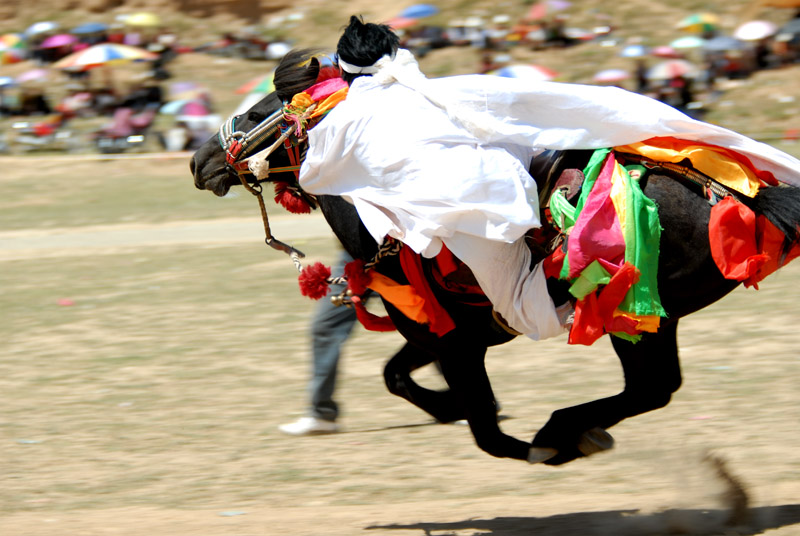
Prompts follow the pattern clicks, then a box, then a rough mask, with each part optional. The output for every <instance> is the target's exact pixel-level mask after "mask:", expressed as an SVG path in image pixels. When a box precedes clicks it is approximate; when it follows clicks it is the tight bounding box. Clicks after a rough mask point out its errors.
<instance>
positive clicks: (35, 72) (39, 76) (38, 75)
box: [15, 68, 50, 84]
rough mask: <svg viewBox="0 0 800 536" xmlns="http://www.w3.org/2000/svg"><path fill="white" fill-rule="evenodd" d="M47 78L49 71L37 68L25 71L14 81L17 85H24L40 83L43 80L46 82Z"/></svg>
mask: <svg viewBox="0 0 800 536" xmlns="http://www.w3.org/2000/svg"><path fill="white" fill-rule="evenodd" d="M48 78H50V71H49V70H47V69H42V68H37V69H31V70H29V71H25V72H24V73H22V74H20V75H19V76H17V78H16V79H15V80H16V82H17V83H18V84H24V83H26V82H41V81H43V80H47V79H48Z"/></svg>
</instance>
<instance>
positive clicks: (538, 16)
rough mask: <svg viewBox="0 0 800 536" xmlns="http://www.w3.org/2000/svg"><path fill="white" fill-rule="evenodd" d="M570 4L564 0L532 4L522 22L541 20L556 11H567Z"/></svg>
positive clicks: (545, 0)
mask: <svg viewBox="0 0 800 536" xmlns="http://www.w3.org/2000/svg"><path fill="white" fill-rule="evenodd" d="M571 5H572V4H571V3H570V2H567V1H566V0H544V1H542V2H538V3H536V4H533V5H532V6H531V8H530V10H528V14H527V15H525V19H524V20H542V19H544V18H545V17H548V16H550V15H552V14H553V13H554V12H556V11H562V10H564V9H567V8H568V7H569V6H571Z"/></svg>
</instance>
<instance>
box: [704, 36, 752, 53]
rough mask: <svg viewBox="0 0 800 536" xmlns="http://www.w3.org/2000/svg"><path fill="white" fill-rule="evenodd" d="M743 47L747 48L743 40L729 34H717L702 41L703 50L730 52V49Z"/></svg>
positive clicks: (741, 48) (742, 48)
mask: <svg viewBox="0 0 800 536" xmlns="http://www.w3.org/2000/svg"><path fill="white" fill-rule="evenodd" d="M745 48H747V44H746V43H745V42H744V41H740V40H739V39H736V38H735V37H731V36H729V35H718V36H716V37H712V38H711V39H709V40H707V41H706V42H705V43H703V51H704V52H730V51H732V50H744V49H745Z"/></svg>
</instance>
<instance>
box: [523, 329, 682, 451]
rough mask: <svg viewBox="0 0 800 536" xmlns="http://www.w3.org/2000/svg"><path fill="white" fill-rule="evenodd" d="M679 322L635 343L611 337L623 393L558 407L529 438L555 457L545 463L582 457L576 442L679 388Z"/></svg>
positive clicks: (653, 406)
mask: <svg viewBox="0 0 800 536" xmlns="http://www.w3.org/2000/svg"><path fill="white" fill-rule="evenodd" d="M677 328H678V322H677V321H674V322H671V323H669V324H666V325H663V326H662V327H661V328H660V329H659V331H658V333H647V334H644V335H643V336H642V339H641V340H640V341H639V342H638V343H635V344H634V343H630V342H628V341H625V340H623V339H619V338H616V337H612V338H611V339H612V344H613V345H614V350H615V351H616V353H617V355H618V356H619V358H620V362H621V363H622V369H623V372H624V375H625V389H624V390H623V391H622V392H621V393H619V394H618V395H615V396H611V397H608V398H602V399H600V400H595V401H593V402H588V403H586V404H580V405H578V406H573V407H569V408H565V409H560V410H557V411H555V412H553V414H552V415H551V416H550V420H549V421H548V422H547V424H546V425H545V426H544V427H543V428H542V429H541V430H539V432H538V433H537V434H536V437H534V439H533V445H534V446H537V447H549V448H554V449H556V450H557V451H558V454H557V455H556V456H554V457H553V458H551V459H549V460H547V461H546V462H545V463H547V464H551V465H559V464H562V463H566V462H569V461H571V460H574V459H575V458H579V457H581V456H586V455H588V454H590V453H591V452H586V448H583V450H582V449H581V446H580V445H581V441H582V440H584V441H585V439H586V438H587V433H588V435H589V436H591V434H592V433H593V432H592V431H595V430H596V429H600V430H606V429H608V428H611V427H612V426H614V425H615V424H617V423H618V422H620V421H622V420H623V419H627V418H628V417H633V416H635V415H640V414H642V413H646V412H648V411H652V410H654V409H658V408H662V407H664V406H666V405H667V404H668V403H669V401H670V399H671V397H672V393H674V392H675V391H677V390H678V388H679V387H680V385H681V371H680V362H679V359H678V340H677Z"/></svg>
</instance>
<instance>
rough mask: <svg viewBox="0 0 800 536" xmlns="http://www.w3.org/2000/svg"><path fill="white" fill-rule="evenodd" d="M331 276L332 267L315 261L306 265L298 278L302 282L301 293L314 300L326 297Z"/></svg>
mask: <svg viewBox="0 0 800 536" xmlns="http://www.w3.org/2000/svg"><path fill="white" fill-rule="evenodd" d="M330 276H331V269H330V268H328V267H327V266H325V265H324V264H322V263H321V262H315V263H314V264H312V265H311V266H306V267H305V268H303V271H302V272H300V277H298V278H297V280H298V282H299V283H300V294H302V295H303V296H307V297H309V298H311V299H312V300H319V299H320V298H324V297H325V295H326V294H327V293H328V286H329V284H328V278H329V277H330Z"/></svg>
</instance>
